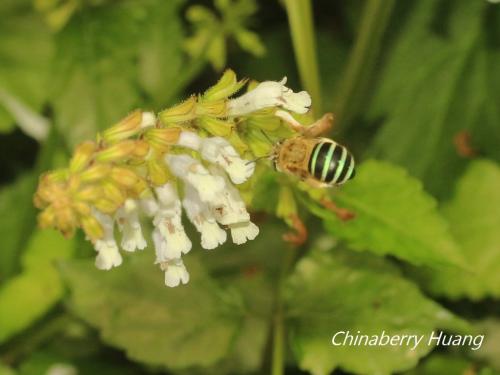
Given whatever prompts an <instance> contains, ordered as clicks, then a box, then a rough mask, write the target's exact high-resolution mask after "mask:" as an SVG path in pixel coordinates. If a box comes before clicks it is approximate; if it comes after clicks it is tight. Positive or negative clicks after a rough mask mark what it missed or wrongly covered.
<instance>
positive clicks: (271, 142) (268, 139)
mask: <svg viewBox="0 0 500 375" xmlns="http://www.w3.org/2000/svg"><path fill="white" fill-rule="evenodd" d="M260 132H261V133H262V134H263V135H264V137H266V139H267V141H268V142H269V143H270V144H272V145H274V143H275V142H273V141H272V140H271V138H269V136H268V135H267V134H266V132H265V131H264V130H262V129H260Z"/></svg>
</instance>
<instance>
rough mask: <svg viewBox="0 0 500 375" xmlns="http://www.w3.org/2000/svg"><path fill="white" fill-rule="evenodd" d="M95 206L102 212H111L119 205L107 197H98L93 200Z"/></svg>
mask: <svg viewBox="0 0 500 375" xmlns="http://www.w3.org/2000/svg"><path fill="white" fill-rule="evenodd" d="M94 206H95V208H97V209H98V210H99V211H102V212H104V213H105V214H110V215H111V214H113V213H114V212H115V211H116V210H117V209H118V207H120V205H118V204H116V203H114V202H112V201H110V200H109V199H105V198H100V199H98V200H97V201H95V202H94Z"/></svg>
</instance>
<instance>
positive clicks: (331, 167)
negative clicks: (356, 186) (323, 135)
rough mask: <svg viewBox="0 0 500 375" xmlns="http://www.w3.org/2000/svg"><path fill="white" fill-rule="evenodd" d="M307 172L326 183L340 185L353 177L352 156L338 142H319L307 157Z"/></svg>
mask: <svg viewBox="0 0 500 375" xmlns="http://www.w3.org/2000/svg"><path fill="white" fill-rule="evenodd" d="M309 173H310V174H311V175H312V176H313V177H314V178H315V179H317V180H319V181H321V182H324V183H326V184H330V185H340V184H343V183H344V182H346V181H347V180H349V179H351V178H352V177H354V158H353V157H352V155H351V154H350V152H349V151H347V149H346V148H345V147H344V146H342V145H339V144H338V143H335V142H333V141H331V142H328V141H323V142H319V143H318V144H317V145H316V146H314V148H313V150H312V153H311V158H310V159H309Z"/></svg>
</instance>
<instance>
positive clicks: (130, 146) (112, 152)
mask: <svg viewBox="0 0 500 375" xmlns="http://www.w3.org/2000/svg"><path fill="white" fill-rule="evenodd" d="M135 145H136V142H135V141H132V140H129V141H121V142H120V143H117V144H114V145H112V146H110V147H107V148H105V149H104V150H102V151H99V152H98V153H97V154H96V157H95V160H97V161H100V162H113V161H123V159H125V158H127V157H129V156H130V155H131V154H132V153H133V151H134V149H135Z"/></svg>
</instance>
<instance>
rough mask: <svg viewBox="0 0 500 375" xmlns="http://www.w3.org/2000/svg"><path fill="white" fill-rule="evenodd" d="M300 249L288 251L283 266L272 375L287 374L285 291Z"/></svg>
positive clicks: (293, 248) (276, 302)
mask: <svg viewBox="0 0 500 375" xmlns="http://www.w3.org/2000/svg"><path fill="white" fill-rule="evenodd" d="M298 255H299V249H298V248H297V247H291V248H289V249H287V254H286V256H285V258H284V259H283V264H282V265H281V274H280V279H279V282H278V286H277V289H276V296H275V307H274V316H273V322H272V340H273V341H272V357H271V361H272V362H271V375H283V374H284V373H285V350H286V344H285V337H286V333H285V307H284V306H283V289H284V287H285V282H286V279H287V277H288V274H289V273H290V271H291V270H292V269H293V266H294V264H295V262H296V261H297V257H298Z"/></svg>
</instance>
